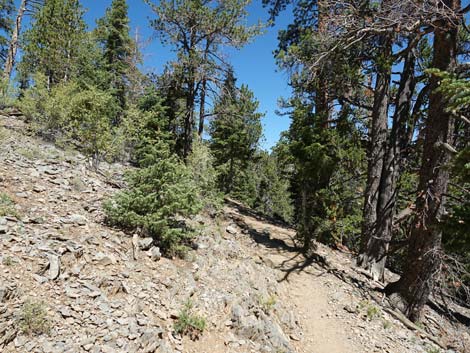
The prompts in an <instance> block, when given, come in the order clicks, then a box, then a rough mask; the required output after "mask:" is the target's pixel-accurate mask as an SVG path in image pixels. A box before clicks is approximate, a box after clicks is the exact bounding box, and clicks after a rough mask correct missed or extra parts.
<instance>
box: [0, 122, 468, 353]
mask: <svg viewBox="0 0 470 353" xmlns="http://www.w3.org/2000/svg"><path fill="white" fill-rule="evenodd" d="M124 169H125V168H124V167H123V166H122V165H119V164H113V165H108V164H103V165H102V166H101V170H100V173H96V172H94V171H92V170H90V169H89V168H88V164H87V161H86V159H85V158H84V157H83V156H81V155H80V154H79V153H77V152H76V151H73V150H63V149H60V148H57V147H56V146H54V145H52V144H50V143H46V142H44V141H41V140H40V139H37V138H35V137H32V136H29V135H28V133H27V125H25V124H24V122H23V121H22V120H20V119H17V118H15V117H8V116H0V196H1V197H2V199H3V200H4V201H2V202H3V203H2V204H0V208H2V207H3V209H2V210H3V211H2V210H0V211H1V212H3V213H1V212H0V351H2V352H57V353H59V352H96V353H99V352H167V353H168V352H185V353H186V352H187V353H190V352H194V353H196V352H197V353H226V352H227V353H230V352H233V353H242V352H243V353H245V352H273V353H280V352H298V353H301V352H302V353H322V352H325V353H326V352H328V353H336V352H338V353H343V352H345V353H346V352H347V353H350V352H352V353H363V352H391V353H401V352H410V353H411V352H426V353H430V352H438V351H441V352H446V351H447V352H457V351H459V352H465V351H466V349H467V351H469V348H468V347H470V336H469V333H468V327H466V326H464V325H462V324H460V323H457V322H451V321H449V320H448V319H446V318H445V317H443V316H441V315H440V314H438V313H437V312H436V311H434V310H431V309H430V308H426V314H425V320H424V322H423V324H422V326H421V328H419V330H411V329H409V328H408V327H406V326H405V325H404V324H403V323H402V322H401V321H400V320H397V319H396V318H395V316H393V315H391V314H390V312H389V311H388V309H387V308H386V301H385V300H384V298H383V296H382V294H381V293H380V291H378V290H376V288H377V287H380V284H378V283H374V282H373V281H371V280H370V279H369V278H368V277H367V276H366V275H365V274H364V273H362V272H361V271H358V270H357V269H356V268H355V266H354V263H353V257H352V256H351V254H348V253H343V252H340V251H337V250H332V249H330V248H328V247H326V246H323V245H321V244H318V246H317V250H316V252H315V254H314V255H313V256H312V257H310V258H305V257H304V256H303V255H302V254H301V253H300V252H299V249H298V248H297V247H296V245H295V237H294V236H295V232H294V231H293V230H292V229H290V228H288V227H285V226H283V225H282V224H277V223H275V222H271V221H270V220H267V219H265V218H263V217H260V216H259V215H257V214H256V213H254V212H252V211H251V210H249V209H247V208H244V207H243V206H242V205H240V204H238V203H236V202H233V201H228V202H227V203H226V205H225V207H224V212H223V214H222V216H221V217H219V218H216V219H213V218H211V217H209V216H204V215H200V216H197V217H195V218H194V219H192V220H190V223H191V224H192V225H193V227H194V228H195V229H196V231H197V234H198V236H197V238H196V241H195V245H196V246H195V247H196V248H197V250H194V251H191V252H189V253H188V256H187V258H186V259H184V260H181V259H166V258H159V257H158V256H157V257H156V256H155V253H152V251H151V249H149V245H148V243H146V241H147V240H146V239H136V238H135V237H132V235H129V234H125V233H123V232H121V231H120V230H117V229H112V228H109V227H108V226H106V224H105V223H104V216H103V212H102V208H101V204H102V202H103V201H104V200H105V199H107V198H108V197H109V196H110V195H112V194H113V193H115V192H116V191H117V190H118V188H119V185H121V184H122V175H123V173H124ZM5 200H9V201H8V202H5ZM10 201H11V202H10ZM388 276H389V279H390V278H393V276H394V275H393V274H391V273H389V274H388ZM188 302H191V305H192V309H191V315H197V316H199V317H203V318H204V320H205V322H206V329H205V330H204V332H203V333H202V334H199V332H196V331H194V330H193V331H191V330H189V331H190V332H189V333H190V335H181V334H179V333H176V332H175V329H174V325H175V323H178V322H179V321H181V318H182V310H183V308H184V306H185V304H186V303H188ZM459 310H460V309H459ZM461 310H463V309H461ZM462 313H463V314H465V315H467V316H468V313H464V312H462ZM428 335H429V336H432V337H434V339H436V340H437V341H438V342H440V343H441V345H442V346H444V347H445V349H441V348H438V347H437V346H436V345H435V343H433V342H431V341H430V340H429V338H427V336H428ZM190 336H192V337H190ZM465 347H467V348H465ZM437 349H440V350H437Z"/></svg>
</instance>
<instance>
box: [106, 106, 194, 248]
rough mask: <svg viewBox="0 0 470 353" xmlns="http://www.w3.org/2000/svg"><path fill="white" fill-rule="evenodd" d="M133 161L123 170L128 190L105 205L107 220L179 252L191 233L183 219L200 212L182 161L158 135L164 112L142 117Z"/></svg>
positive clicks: (162, 137)
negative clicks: (133, 166)
mask: <svg viewBox="0 0 470 353" xmlns="http://www.w3.org/2000/svg"><path fill="white" fill-rule="evenodd" d="M144 117H145V119H146V121H145V125H144V128H143V129H142V131H140V141H141V142H140V144H139V146H137V153H136V157H137V163H138V166H139V167H140V168H139V169H136V170H134V171H132V172H130V173H129V175H128V184H129V188H128V190H125V191H123V192H121V193H119V194H117V195H116V196H115V197H114V198H113V199H112V200H111V201H109V202H107V203H106V204H105V210H106V213H107V217H108V220H109V222H110V223H111V224H114V225H118V226H121V227H124V228H127V229H141V230H142V231H143V232H144V233H146V234H147V235H149V236H152V237H154V238H155V239H156V241H157V242H158V243H159V245H160V247H161V248H162V249H163V250H164V251H166V252H167V253H168V254H175V253H179V252H180V251H183V250H184V248H185V244H187V243H188V241H189V240H190V238H191V237H192V232H191V231H190V230H188V229H187V227H186V226H185V222H184V220H183V218H184V217H189V216H191V215H194V214H196V213H197V212H198V211H199V210H200V207H201V205H200V203H199V200H198V192H197V188H196V186H195V185H194V182H193V180H192V177H191V175H190V172H189V170H188V168H187V167H186V166H185V164H184V163H183V162H182V161H181V160H180V159H179V158H178V157H177V156H176V155H175V154H173V153H172V152H171V151H170V147H169V143H168V141H167V138H166V136H165V133H164V131H165V130H164V126H165V125H164V114H163V112H156V111H154V112H153V113H152V114H147V115H144Z"/></svg>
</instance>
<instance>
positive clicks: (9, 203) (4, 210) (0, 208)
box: [0, 192, 20, 219]
mask: <svg viewBox="0 0 470 353" xmlns="http://www.w3.org/2000/svg"><path fill="white" fill-rule="evenodd" d="M5 216H9V217H15V218H18V219H19V218H20V216H19V213H18V211H17V210H16V208H15V202H14V201H13V200H12V198H11V197H10V196H9V195H8V194H6V193H4V192H1V193H0V217H5Z"/></svg>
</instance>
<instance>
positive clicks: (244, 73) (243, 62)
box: [81, 0, 290, 149]
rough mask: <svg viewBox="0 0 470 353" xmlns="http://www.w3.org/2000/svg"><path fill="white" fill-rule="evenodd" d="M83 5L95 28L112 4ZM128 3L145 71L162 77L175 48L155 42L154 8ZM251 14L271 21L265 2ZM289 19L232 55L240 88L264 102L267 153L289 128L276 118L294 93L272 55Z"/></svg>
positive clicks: (256, 2)
mask: <svg viewBox="0 0 470 353" xmlns="http://www.w3.org/2000/svg"><path fill="white" fill-rule="evenodd" d="M155 1H158V0H155ZM81 2H82V4H83V6H84V7H85V8H86V9H87V10H88V11H87V13H86V15H85V19H86V21H87V23H88V24H89V26H90V28H92V27H93V26H94V25H95V20H96V19H97V18H99V17H101V16H103V14H104V12H105V9H106V7H107V6H109V4H110V3H111V0H81ZM127 3H128V5H129V16H130V19H131V27H132V33H134V32H135V30H136V29H137V28H138V31H139V33H140V35H141V36H142V39H143V40H145V41H146V43H147V44H146V47H145V48H144V50H143V51H144V66H145V70H148V71H155V72H157V73H161V72H162V69H163V67H164V64H165V63H166V62H167V61H168V60H170V59H172V58H173V55H172V53H171V51H170V50H171V48H170V47H163V46H162V45H161V44H160V43H159V40H158V39H157V38H153V39H152V37H153V33H152V29H151V28H150V25H149V18H151V17H152V11H151V10H150V7H149V6H148V5H146V4H145V3H144V1H143V0H127ZM248 12H249V13H250V16H249V19H248V22H249V23H250V24H254V23H257V22H258V20H261V21H263V22H266V20H267V18H268V11H267V9H264V8H263V7H262V5H261V0H253V3H252V4H251V5H250V7H249V9H248ZM287 17H288V16H287V15H284V16H281V17H280V18H279V19H278V21H277V23H276V26H274V27H270V28H268V29H267V31H266V33H265V34H264V35H261V36H259V37H258V38H256V39H255V40H254V41H253V43H251V44H249V45H247V46H246V47H245V48H243V49H241V50H239V51H230V55H229V59H230V61H231V63H232V64H233V66H234V68H235V72H236V75H237V77H238V81H237V82H238V84H242V83H245V84H247V85H248V86H249V87H250V89H251V90H253V91H254V93H255V96H256V98H257V99H258V100H259V101H260V108H259V111H260V112H263V113H266V116H265V118H264V119H263V126H264V135H265V140H264V141H263V143H262V147H263V148H266V149H269V148H271V147H272V146H273V145H274V144H275V143H276V142H277V140H278V139H279V135H280V133H281V132H282V131H284V130H286V129H287V128H288V127H289V118H288V117H285V116H282V117H281V116H277V115H276V114H275V111H276V109H277V108H278V105H277V100H278V98H279V97H281V96H282V97H286V96H288V95H289V92H290V90H289V87H288V85H287V75H286V74H285V73H283V72H278V71H277V67H276V63H275V61H274V58H273V54H272V52H273V50H275V49H276V47H277V32H278V31H279V29H282V28H285V27H286V26H287V24H288V23H289V18H287ZM227 54H228V53H227Z"/></svg>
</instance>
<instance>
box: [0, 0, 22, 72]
mask: <svg viewBox="0 0 470 353" xmlns="http://www.w3.org/2000/svg"><path fill="white" fill-rule="evenodd" d="M27 4H28V0H21V4H20V7H19V8H18V14H17V15H16V21H15V26H14V27H13V33H12V34H11V40H10V46H9V48H8V54H7V59H6V62H5V69H4V72H3V77H4V78H5V79H6V80H10V77H11V73H12V72H13V68H14V66H15V59H16V53H17V51H18V39H19V36H20V32H21V23H22V22H23V16H24V13H25V11H26V6H27Z"/></svg>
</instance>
